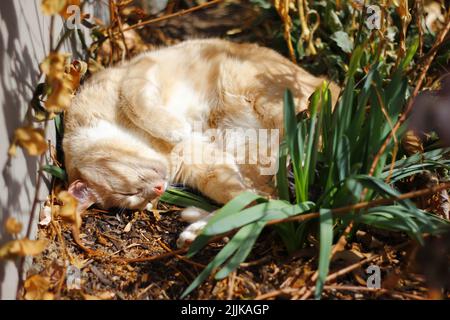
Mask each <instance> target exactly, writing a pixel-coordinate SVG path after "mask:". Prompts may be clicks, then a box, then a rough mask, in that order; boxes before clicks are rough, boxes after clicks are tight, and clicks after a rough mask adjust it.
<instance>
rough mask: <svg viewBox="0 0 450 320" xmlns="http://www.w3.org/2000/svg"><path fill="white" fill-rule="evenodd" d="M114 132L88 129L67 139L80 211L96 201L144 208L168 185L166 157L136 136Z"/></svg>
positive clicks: (72, 185) (72, 189) (68, 161)
mask: <svg viewBox="0 0 450 320" xmlns="http://www.w3.org/2000/svg"><path fill="white" fill-rule="evenodd" d="M99 129H100V131H99ZM102 129H103V130H106V131H103V132H102V131H101V130H102ZM111 130H112V131H111ZM115 131H117V130H116V129H115V128H110V127H105V128H89V129H86V130H84V131H83V132H82V133H80V134H78V135H73V136H71V137H69V138H65V141H64V150H65V154H66V168H67V171H68V174H69V182H70V186H69V193H71V194H72V195H73V196H74V197H75V198H77V200H78V204H79V206H78V207H79V210H84V209H86V208H87V207H89V206H90V205H92V204H94V203H96V204H98V205H99V206H101V207H102V208H105V209H108V208H111V207H119V208H127V209H143V208H144V207H145V206H146V205H147V204H148V203H149V202H150V201H151V200H153V199H155V198H156V197H158V196H160V195H162V194H163V193H164V191H165V190H166V188H167V185H168V181H169V180H168V179H169V177H168V174H169V172H168V171H169V170H168V169H169V168H168V164H167V160H166V159H165V158H164V157H163V156H162V155H161V154H159V153H157V152H156V151H154V150H153V149H151V148H150V147H149V146H148V145H147V144H145V143H143V142H142V141H140V140H136V139H135V137H133V136H129V135H127V134H126V133H124V132H115ZM118 133H119V134H118Z"/></svg>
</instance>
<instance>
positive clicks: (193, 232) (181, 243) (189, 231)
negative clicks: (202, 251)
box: [177, 220, 208, 248]
mask: <svg viewBox="0 0 450 320" xmlns="http://www.w3.org/2000/svg"><path fill="white" fill-rule="evenodd" d="M207 223H208V221H205V220H199V221H197V222H194V223H191V224H190V225H189V226H188V227H187V228H186V229H184V231H183V232H181V233H180V236H179V237H178V240H177V247H178V248H184V247H188V246H189V245H190V244H191V243H192V242H194V240H195V238H197V236H198V235H199V234H200V233H201V232H202V230H203V228H205V226H206V224H207Z"/></svg>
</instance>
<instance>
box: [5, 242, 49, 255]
mask: <svg viewBox="0 0 450 320" xmlns="http://www.w3.org/2000/svg"><path fill="white" fill-rule="evenodd" d="M47 244H48V241H47V240H45V239H40V240H29V239H27V238H24V239H20V240H12V241H9V242H7V243H5V244H4V245H3V246H1V247H0V260H3V259H13V258H16V257H24V256H35V255H38V254H40V253H41V252H42V251H44V250H45V248H46V247H47Z"/></svg>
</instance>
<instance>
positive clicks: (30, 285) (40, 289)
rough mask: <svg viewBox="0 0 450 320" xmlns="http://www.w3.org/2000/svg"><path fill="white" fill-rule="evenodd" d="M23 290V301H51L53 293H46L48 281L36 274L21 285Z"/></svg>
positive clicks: (48, 285)
mask: <svg viewBox="0 0 450 320" xmlns="http://www.w3.org/2000/svg"><path fill="white" fill-rule="evenodd" d="M23 287H24V288H25V296H24V298H25V300H53V299H54V296H53V293H51V292H48V290H49V288H50V279H49V278H47V277H42V276H40V275H38V274H36V275H33V276H31V277H29V278H28V279H27V280H25V283H24V285H23Z"/></svg>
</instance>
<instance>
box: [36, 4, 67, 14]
mask: <svg viewBox="0 0 450 320" xmlns="http://www.w3.org/2000/svg"><path fill="white" fill-rule="evenodd" d="M66 5H67V0H42V3H41V10H42V12H44V13H45V14H47V15H49V16H51V15H54V14H57V13H59V12H60V11H62V10H63V9H64V8H66Z"/></svg>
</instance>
